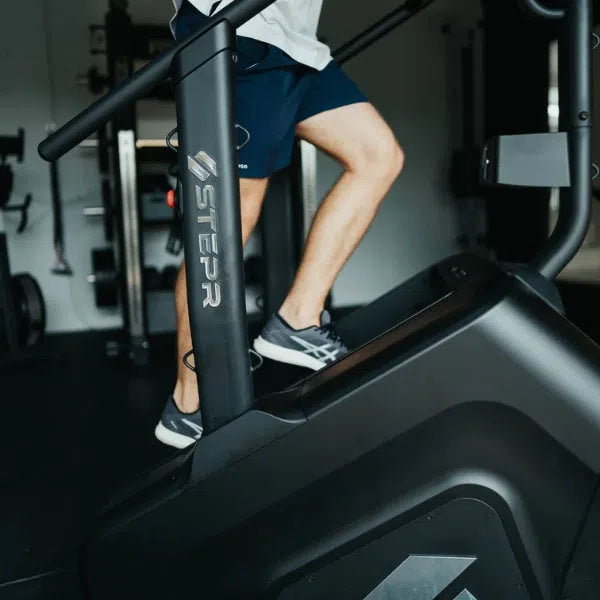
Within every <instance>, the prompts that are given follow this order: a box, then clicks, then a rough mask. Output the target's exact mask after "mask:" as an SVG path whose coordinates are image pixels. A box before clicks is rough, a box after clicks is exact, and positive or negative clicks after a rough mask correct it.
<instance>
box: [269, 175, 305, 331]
mask: <svg viewBox="0 0 600 600" xmlns="http://www.w3.org/2000/svg"><path fill="white" fill-rule="evenodd" d="M294 174H295V164H292V165H290V166H289V167H288V168H287V169H284V170H282V171H279V172H277V173H275V174H274V175H273V176H272V177H271V180H270V182H269V187H268V189H267V195H266V197H265V202H264V206H263V211H262V218H261V234H262V235H261V237H262V251H263V259H264V274H263V275H264V276H263V281H264V316H265V318H266V319H268V318H269V317H270V316H271V315H272V314H274V313H276V312H277V311H278V310H279V309H280V308H281V305H282V303H283V301H284V300H285V297H286V296H287V294H288V292H289V290H290V287H291V286H292V283H293V281H294V275H295V273H296V267H297V266H298V243H297V235H296V234H297V231H296V229H297V228H296V211H295V208H296V207H295V206H294V205H295V200H296V198H295V194H294V186H293V179H294Z"/></svg>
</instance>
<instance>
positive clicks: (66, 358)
mask: <svg viewBox="0 0 600 600" xmlns="http://www.w3.org/2000/svg"><path fill="white" fill-rule="evenodd" d="M108 339H110V334H107V333H78V334H71V335H60V336H52V337H49V338H48V339H47V340H46V342H45V345H44V347H43V349H42V350H43V351H44V352H45V353H48V354H51V355H53V358H50V359H48V360H42V361H40V362H38V363H37V364H36V365H35V366H34V367H31V366H30V367H27V368H23V369H19V370H15V371H13V372H11V373H8V374H7V373H3V374H2V386H3V387H2V389H3V390H4V393H3V398H4V407H3V409H4V410H3V418H2V420H1V421H0V435H1V436H2V439H3V447H4V448H10V449H11V450H12V452H11V453H4V454H3V455H2V457H1V458H0V461H1V467H0V472H1V473H2V484H3V485H2V489H3V494H2V495H3V503H2V506H3V509H4V510H5V511H6V514H9V515H11V518H10V519H8V520H7V519H3V520H2V523H1V524H0V539H3V540H12V539H15V540H19V547H20V546H21V544H22V543H23V540H29V541H30V543H29V544H28V545H26V547H22V552H23V553H24V555H21V556H19V555H16V556H15V557H14V561H15V563H14V565H13V566H12V568H11V569H10V570H11V575H12V576H14V578H18V577H20V576H24V575H25V573H22V574H21V573H20V572H19V566H20V563H24V565H25V564H27V565H29V567H30V565H31V562H30V560H31V557H32V556H35V557H36V560H38V561H39V562H40V564H39V567H40V570H41V572H48V571H52V570H54V569H57V568H62V567H63V566H64V565H65V564H67V563H69V562H70V560H71V559H72V558H74V557H75V556H76V551H77V549H78V546H79V543H80V539H81V533H82V531H83V529H84V528H85V527H87V526H88V525H89V524H90V523H91V517H92V516H93V515H94V514H95V513H96V512H97V510H98V509H99V508H100V507H101V506H102V505H103V503H104V502H105V501H106V497H107V494H108V493H109V492H110V491H111V490H113V489H115V488H118V487H119V486H120V485H121V484H123V483H125V482H126V481H127V480H128V479H131V478H132V476H134V475H135V474H136V473H139V472H141V471H143V470H144V469H145V468H147V467H149V466H151V465H153V464H156V463H157V462H159V461H161V460H162V459H164V458H165V457H167V456H168V455H169V454H171V452H172V449H171V450H170V449H169V448H167V447H166V446H163V445H162V444H160V443H159V442H157V441H156V440H155V439H154V435H153V430H154V426H155V424H156V421H157V419H158V417H159V415H160V412H161V410H162V407H163V404H164V402H165V399H166V397H167V395H168V393H169V391H170V386H171V385H172V381H173V377H172V376H173V369H174V361H173V360H172V359H169V356H168V354H170V352H169V349H170V348H172V347H173V343H172V341H171V340H166V343H165V340H163V341H162V342H163V343H160V344H155V346H156V347H157V348H160V349H161V350H160V351H161V352H163V350H164V351H165V356H164V357H163V356H155V357H154V366H153V368H150V369H139V370H138V369H133V368H127V367H125V366H123V365H119V364H116V363H114V362H110V361H108V360H107V359H106V358H105V357H104V356H103V349H104V342H105V341H106V340H108ZM28 555H29V556H28ZM6 566H7V565H4V567H3V571H4V570H5V568H6Z"/></svg>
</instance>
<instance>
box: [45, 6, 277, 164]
mask: <svg viewBox="0 0 600 600" xmlns="http://www.w3.org/2000/svg"><path fill="white" fill-rule="evenodd" d="M274 1H275V0H236V1H235V2H233V3H232V4H230V5H228V6H226V7H225V8H224V9H223V10H222V11H220V12H219V13H217V14H216V15H215V16H214V17H212V18H211V19H209V20H208V21H207V22H206V24H205V25H204V26H203V27H201V28H200V29H198V31H196V32H195V33H193V34H192V35H190V36H189V37H188V38H187V39H185V40H183V41H181V42H179V43H178V44H175V45H174V46H173V47H172V48H171V49H170V50H168V51H167V52H165V53H164V54H161V55H160V56H159V57H158V58H156V59H155V60H153V61H152V62H151V63H149V64H148V65H146V66H145V67H143V68H141V69H140V70H139V71H137V72H136V73H135V74H134V75H133V77H132V78H131V79H130V80H129V81H127V82H126V83H124V84H122V85H120V86H119V87H117V88H115V89H114V90H113V91H112V92H110V93H109V94H107V95H106V96H104V97H103V98H101V99H100V100H98V101H97V102H95V103H94V104H92V105H91V106H90V107H88V108H87V109H86V110H85V111H83V112H82V113H81V114H79V115H77V116H76V117H75V118H73V119H72V120H71V121H69V122H68V123H67V124H66V125H63V126H62V127H61V128H60V129H58V130H57V131H56V132H55V133H53V134H52V135H51V136H50V137H48V138H46V139H45V140H44V141H43V142H42V143H41V144H40V145H39V147H38V152H39V155H40V156H41V157H42V158H43V159H44V160H48V161H52V160H57V159H58V158H60V157H61V156H62V155H63V154H66V153H67V152H68V151H69V150H71V149H72V148H74V147H75V146H76V145H77V144H79V143H80V142H82V141H83V140H85V139H86V138H87V137H89V136H90V135H92V134H93V133H94V132H95V131H97V130H98V129H100V127H101V126H102V125H103V124H104V123H106V122H107V121H108V120H109V119H111V118H112V117H113V115H114V114H115V113H118V112H119V111H120V110H121V109H122V108H123V107H125V106H127V105H129V104H131V103H133V102H135V101H137V100H139V99H140V98H143V97H144V96H145V95H146V94H148V93H150V92H151V91H152V90H153V89H154V88H155V87H156V86H157V85H158V84H159V83H160V82H161V81H163V80H164V79H167V78H168V77H169V76H170V75H171V71H172V67H173V60H174V59H175V57H176V56H177V55H178V53H180V52H181V51H182V50H184V49H185V48H186V47H187V46H189V45H190V44H192V43H194V42H195V41H196V40H197V39H198V38H200V37H202V36H203V35H204V34H205V33H206V32H207V31H209V30H210V29H211V28H212V27H214V26H215V25H216V24H217V23H219V22H220V21H222V20H227V21H229V23H231V25H232V26H233V27H234V29H237V28H238V27H239V26H240V25H243V24H244V23H245V22H246V21H248V20H250V19H251V18H252V17H254V16H255V15H257V14H258V13H260V12H261V11H263V10H264V9H265V8H267V6H269V5H271V4H273V2H274ZM209 59H210V56H199V57H197V64H196V66H199V64H200V63H201V62H202V61H203V60H204V61H206V60H209Z"/></svg>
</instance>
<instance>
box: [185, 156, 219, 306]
mask: <svg viewBox="0 0 600 600" xmlns="http://www.w3.org/2000/svg"><path fill="white" fill-rule="evenodd" d="M187 158H188V170H189V171H190V172H191V173H192V174H193V175H194V176H195V177H196V178H197V179H198V180H199V181H200V183H197V184H196V193H195V196H196V208H197V210H198V216H197V219H198V225H200V226H204V227H202V229H204V231H200V232H199V233H198V246H199V248H200V263H201V264H202V266H203V267H204V274H205V281H204V283H203V284H202V289H203V291H204V300H203V302H202V306H203V308H207V307H210V308H217V307H218V306H220V304H221V284H220V283H219V278H220V263H219V222H218V219H217V193H216V190H215V187H214V186H213V185H211V183H210V182H209V181H210V179H211V177H218V176H219V175H218V171H217V163H216V161H215V160H214V159H213V158H212V157H211V156H209V155H208V154H207V153H206V152H204V151H201V152H198V154H196V155H195V156H193V157H192V156H189V155H188V157H187Z"/></svg>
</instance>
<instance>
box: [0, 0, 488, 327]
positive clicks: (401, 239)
mask: <svg viewBox="0 0 600 600" xmlns="http://www.w3.org/2000/svg"><path fill="white" fill-rule="evenodd" d="M5 4H6V6H4V7H3V9H2V17H3V18H2V19H1V20H0V73H1V74H2V77H0V133H12V132H16V129H17V127H19V126H23V127H24V128H25V129H26V141H27V147H26V160H25V162H24V164H22V165H16V166H15V172H16V181H15V199H16V200H18V199H20V198H21V197H22V196H23V195H24V194H25V193H27V192H32V193H33V195H34V204H33V205H32V209H31V225H30V227H29V229H28V230H27V231H26V232H25V233H24V234H23V235H22V236H18V237H17V236H16V235H15V234H14V228H15V217H14V216H12V215H7V216H6V228H7V231H8V234H9V245H10V258H11V263H12V269H13V271H14V272H18V271H20V270H27V271H30V272H31V273H32V274H33V275H34V276H35V277H36V278H37V279H38V281H39V282H40V284H41V285H42V288H43V291H44V295H45V297H46V302H47V305H48V321H49V329H50V330H51V331H66V330H74V329H79V328H88V327H92V328H101V327H110V326H115V325H118V324H119V323H120V317H119V314H118V312H116V311H115V312H112V313H111V312H109V313H106V312H101V311H98V310H97V309H96V308H95V307H94V304H93V296H92V289H91V287H90V285H89V284H88V283H87V281H86V276H87V275H88V273H89V270H90V264H89V263H90V258H89V257H90V249H91V248H92V247H95V246H102V245H104V240H103V230H102V226H101V224H100V223H99V222H93V221H92V222H90V221H89V220H86V219H85V218H84V217H83V215H82V212H81V211H82V208H83V207H84V206H89V205H97V204H99V203H100V193H99V192H100V190H99V187H100V182H99V178H98V173H97V169H96V158H95V153H94V152H93V151H85V150H81V149H76V150H75V151H73V152H71V153H70V154H69V155H67V156H66V157H65V158H64V159H63V160H61V162H60V172H61V187H62V195H63V201H64V205H65V230H66V235H67V257H68V259H69V261H70V262H71V266H72V267H73V269H74V271H75V276H74V277H72V278H58V277H56V276H52V275H50V272H49V270H50V268H51V266H52V264H53V261H54V258H53V251H52V227H51V213H50V194H49V174H48V166H47V165H46V164H45V163H44V162H43V161H41V160H40V159H39V158H38V157H37V153H36V146H37V143H38V142H39V141H40V140H41V139H42V138H43V137H44V135H45V128H46V126H47V124H49V123H51V122H55V123H59V124H60V123H63V122H64V121H66V120H67V119H68V118H70V117H71V116H73V115H74V114H76V113H77V112H79V111H80V110H82V109H83V108H85V106H87V105H88V104H89V103H90V102H91V101H92V100H93V99H94V98H93V97H92V96H91V95H90V94H89V93H88V92H87V90H86V89H85V88H82V87H79V86H77V85H76V83H75V80H76V76H77V75H78V74H81V73H84V72H85V71H86V70H87V69H88V68H89V66H90V65H91V64H92V58H91V57H90V55H89V53H88V49H89V37H88V25H89V24H91V23H95V24H98V23H101V22H102V21H103V15H104V13H105V11H106V8H107V2H106V0H77V1H76V2H73V0H31V1H29V2H10V3H5ZM340 4H341V3H339V2H336V1H335V0H326V2H325V9H324V14H323V21H322V33H323V35H324V36H326V38H327V39H328V41H329V42H330V43H331V44H332V46H336V45H338V44H339V43H341V42H343V41H345V40H346V39H348V38H349V37H351V36H352V35H354V34H356V33H358V32H359V31H360V30H361V29H362V28H363V27H364V26H365V25H366V24H367V23H369V22H372V21H374V20H376V19H377V18H378V17H380V16H382V15H383V14H385V12H387V11H388V10H391V9H392V8H394V7H395V6H396V4H397V2H395V1H392V0H378V2H371V3H364V2H359V1H358V0H344V2H343V8H344V14H343V15H342V17H341V16H340V12H339V9H340ZM457 4H459V6H457ZM476 6H477V0H463V1H462V2H461V3H456V2H453V0H439V1H438V4H436V5H434V7H431V8H429V9H427V12H426V13H424V14H423V15H421V16H419V17H417V18H416V19H415V20H413V21H412V22H410V23H408V24H406V25H405V26H403V27H402V28H400V29H399V30H398V31H397V32H396V33H394V34H393V35H391V36H390V37H388V38H387V39H385V40H383V41H381V42H379V43H378V45H377V46H376V47H374V48H373V49H371V50H370V51H369V52H368V53H366V54H365V55H364V56H361V57H358V58H357V59H355V60H354V61H353V62H352V63H351V64H350V65H349V66H348V72H349V73H350V74H351V75H352V76H353V77H354V78H355V79H356V81H357V82H358V83H359V85H360V86H361V88H362V89H363V90H364V91H365V93H367V95H368V96H369V97H370V98H371V99H372V101H373V103H374V104H375V105H376V106H377V107H378V108H379V110H380V111H381V112H382V113H383V115H384V116H385V118H386V119H387V120H388V122H389V123H390V124H391V125H392V127H393V128H394V130H395V132H396V133H397V136H398V138H399V140H400V142H401V143H402V145H403V147H404V149H405V151H406V155H407V166H406V170H405V173H404V174H403V176H402V178H401V179H400V180H399V182H398V183H397V184H396V186H395V187H394V189H393V190H392V192H391V193H390V194H389V197H388V198H387V200H386V201H385V203H384V206H383V208H382V210H381V213H380V215H379V216H378V218H377V220H376V222H375V224H374V226H373V228H372V229H371V231H370V232H369V234H368V235H367V237H366V238H365V240H364V242H363V243H362V244H361V246H360V248H359V249H358V251H357V253H356V254H355V255H354V256H353V257H352V259H351V260H350V262H349V264H348V265H347V267H346V268H345V269H344V271H343V273H342V274H341V276H340V278H339V280H338V282H337V283H336V286H335V290H334V294H335V299H336V302H337V303H338V304H353V303H357V302H363V301H367V300H370V299H371V298H373V297H375V296H376V295H378V294H379V293H381V292H383V291H385V290H387V289H389V288H390V287H392V286H393V285H395V284H397V283H398V282H399V281H401V280H403V279H405V278H406V277H408V276H410V275H411V274H412V273H414V272H416V271H417V270H419V269H420V268H422V267H423V266H425V265H427V264H429V263H431V262H433V261H435V260H436V259H438V258H439V257H441V256H445V255H447V254H449V253H451V252H452V251H454V249H455V239H456V235H457V227H456V222H455V221H456V219H455V206H454V201H453V200H451V198H450V197H449V194H448V192H447V189H446V172H447V167H448V161H449V152H448V134H449V131H450V129H451V118H452V117H451V115H450V114H449V113H448V110H447V104H448V102H449V92H448V89H449V88H448V83H449V82H448V81H447V75H448V71H447V62H446V60H445V58H444V57H445V52H446V48H447V46H446V41H445V40H444V36H442V35H441V33H440V27H441V25H442V23H444V22H447V21H448V19H449V15H454V16H453V17H452V19H454V20H457V21H459V22H466V21H470V20H472V19H473V18H474V17H473V14H474V7H476ZM457 11H458V12H457ZM130 12H131V14H132V16H133V18H134V20H135V21H136V22H138V23H157V24H164V23H165V22H166V21H167V20H168V19H169V17H170V15H171V12H172V5H171V0H130ZM95 60H96V62H97V64H98V65H99V66H103V59H102V58H100V59H95ZM374 65H376V68H374ZM144 113H146V114H150V113H156V110H155V107H151V106H148V107H146V109H143V108H142V109H141V110H140V114H141V115H143V114H144ZM160 114H161V119H160V122H159V123H148V124H147V125H146V126H145V127H146V129H148V130H151V131H152V133H153V134H154V133H155V132H156V131H162V132H163V133H165V132H166V129H167V126H168V125H169V123H168V122H167V121H166V120H165V113H164V110H161V111H160ZM166 116H167V117H168V116H169V115H168V114H167V115H166ZM337 174H338V169H337V167H336V166H335V165H333V164H332V163H331V161H329V160H328V159H326V158H321V159H320V177H319V189H320V192H321V193H325V191H326V190H327V189H328V188H329V187H330V186H331V184H332V183H333V181H334V180H335V178H336V177H337ZM163 242H164V237H163V236H162V235H151V236H149V238H148V240H147V244H146V246H147V248H146V250H147V258H148V262H151V263H152V264H157V265H159V266H160V265H161V264H163V263H164V262H170V260H169V259H168V258H167V257H166V256H165V254H164V252H163V251H162V246H163ZM357 282H358V283H357Z"/></svg>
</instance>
